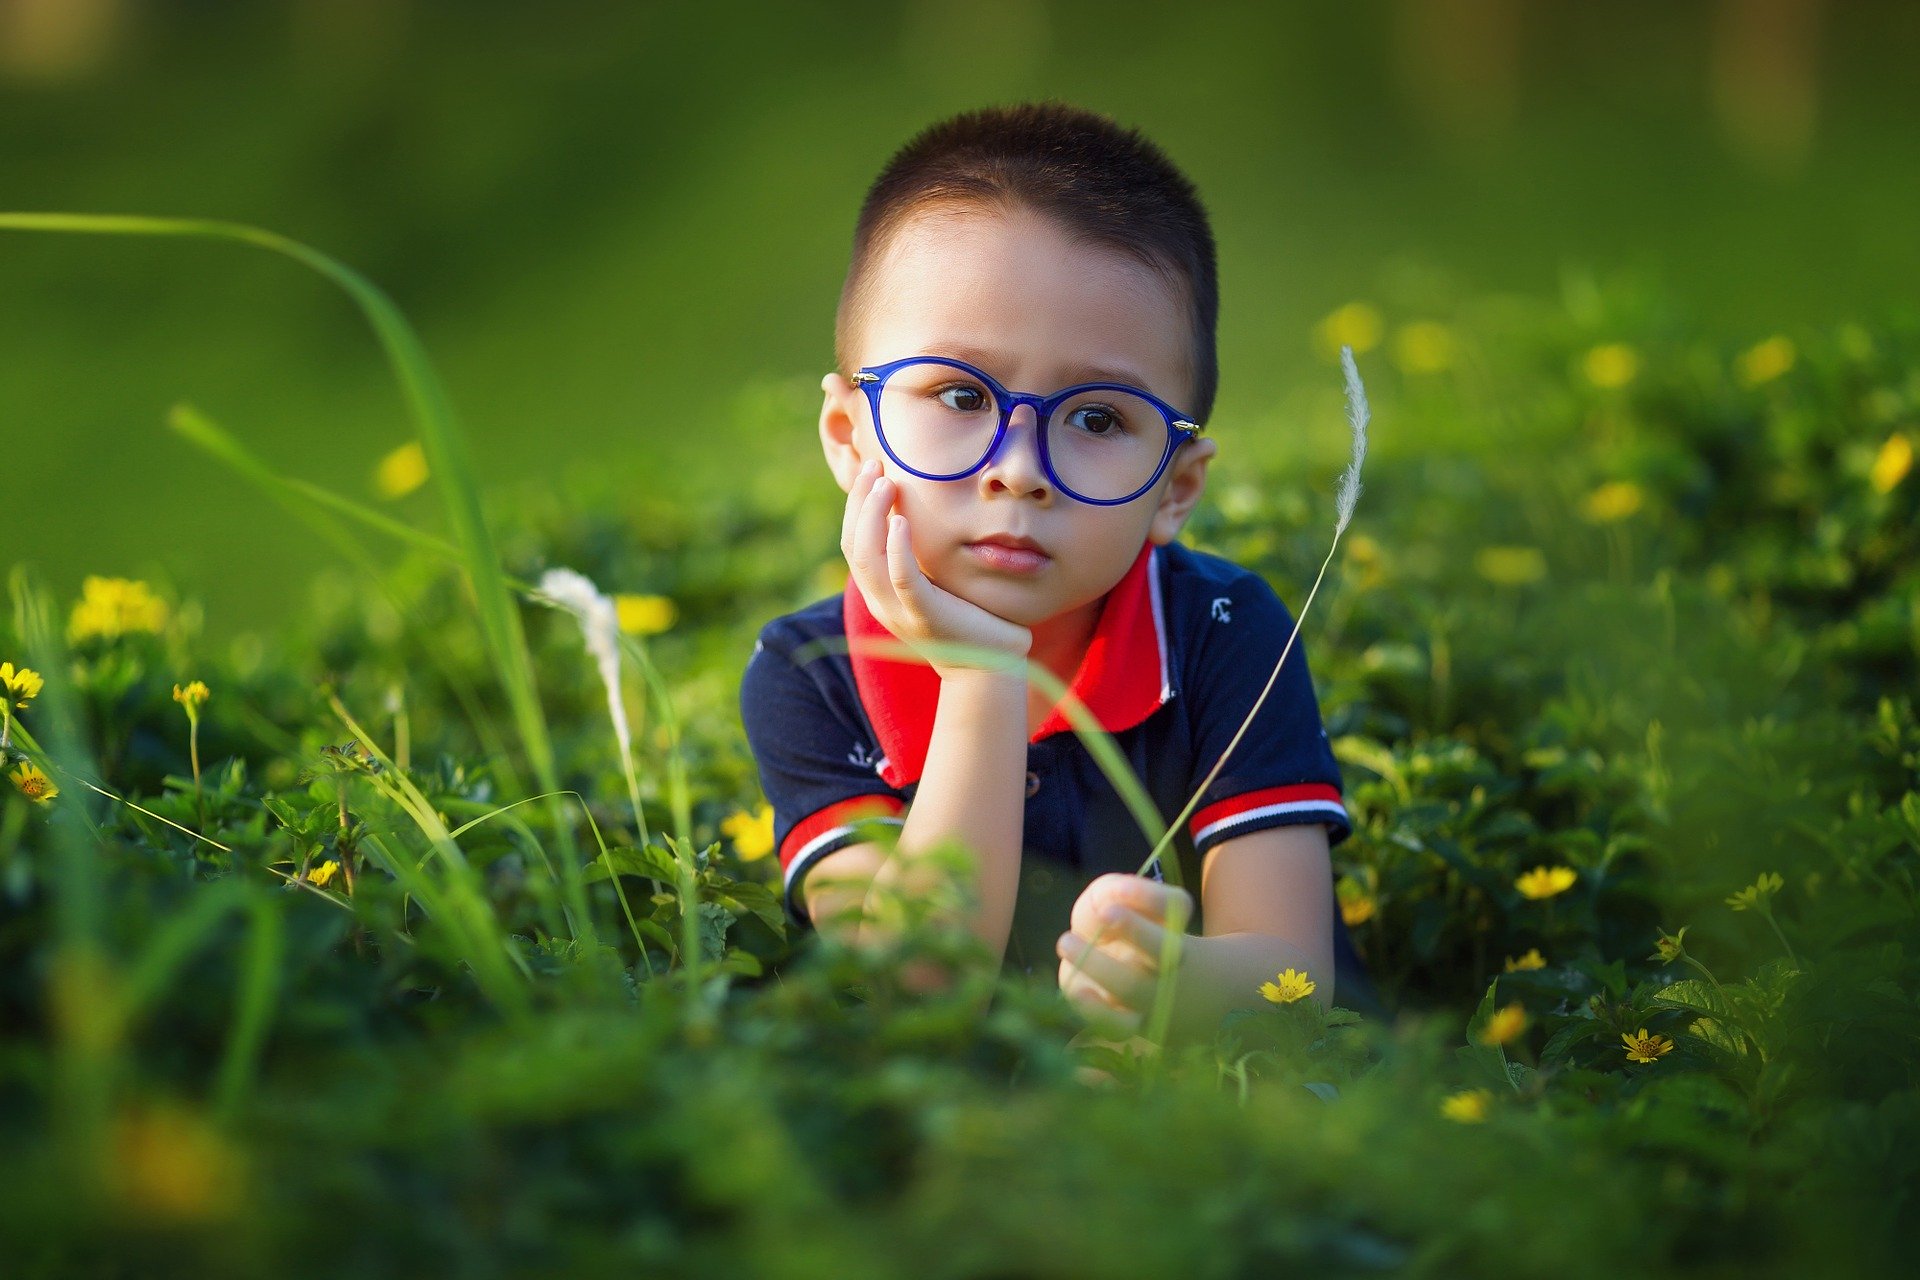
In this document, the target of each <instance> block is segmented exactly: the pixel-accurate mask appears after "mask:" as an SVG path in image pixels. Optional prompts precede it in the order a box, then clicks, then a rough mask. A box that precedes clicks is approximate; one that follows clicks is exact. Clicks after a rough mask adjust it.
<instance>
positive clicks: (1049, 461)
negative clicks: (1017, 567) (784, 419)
mask: <svg viewBox="0 0 1920 1280" xmlns="http://www.w3.org/2000/svg"><path fill="white" fill-rule="evenodd" d="M916 364H940V365H946V366H947V367H949V368H953V369H959V370H960V371H962V372H963V373H968V374H971V375H972V376H974V377H976V378H978V379H980V381H981V382H983V383H985V384H986V385H987V388H988V389H989V390H990V391H992V392H993V395H994V399H995V400H996V401H997V402H998V403H999V405H1000V424H999V426H998V427H996V428H995V429H994V433H993V443H992V444H990V445H988V446H987V451H986V453H985V454H984V455H982V457H981V459H980V461H978V462H976V463H974V464H973V465H972V466H971V467H968V468H967V469H966V470H965V471H956V472H954V473H952V474H951V475H936V474H934V473H933V472H930V471H921V470H919V469H918V468H917V467H911V466H908V465H907V464H906V463H905V462H903V461H901V459H900V455H899V454H897V453H895V452H894V451H893V446H892V445H890V444H888V443H887V431H886V428H885V427H884V426H883V425H881V422H880V392H881V391H882V389H884V388H885V387H886V385H887V379H888V378H890V377H892V376H893V375H894V374H895V373H897V372H899V371H900V370H901V369H905V368H907V367H908V366H909V365H916ZM850 381H851V382H852V383H853V384H854V385H855V386H857V387H859V388H860V389H861V390H862V391H865V392H866V393H867V403H868V405H869V406H870V407H871V408H872V410H873V431H874V434H875V435H876V436H878V437H879V438H880V447H881V448H882V449H884V450H886V454H887V456H888V457H889V458H892V459H893V461H894V465H895V466H897V467H899V468H900V469H901V470H902V471H906V472H908V473H910V474H912V475H916V476H919V477H920V478H921V479H923V480H964V479H966V478H967V477H968V476H970V475H972V474H973V473H974V472H976V471H978V470H980V468H982V467H984V466H986V465H987V464H988V463H989V462H992V461H993V456H994V455H995V454H996V453H999V452H1000V445H1001V442H1002V441H1004V440H1005V439H1006V438H1007V424H1008V423H1009V422H1011V421H1012V420H1013V411H1014V410H1015V409H1017V408H1019V407H1020V406H1021V405H1023V404H1030V405H1032V406H1033V412H1034V435H1035V436H1036V437H1037V438H1036V440H1035V443H1036V444H1037V445H1038V447H1039V449H1040V465H1041V467H1042V468H1044V469H1045V471H1046V473H1047V479H1049V480H1051V481H1053V483H1054V485H1055V487H1057V488H1058V489H1059V490H1060V492H1062V493H1064V494H1066V495H1067V496H1068V497H1069V498H1072V499H1074V500H1075V501H1077V502H1085V503H1088V504H1090V505H1092V506H1096V507H1117V506H1120V505H1122V504H1124V503H1128V502H1132V501H1133V500H1134V499H1135V498H1137V497H1139V496H1140V495H1141V494H1143V493H1145V492H1146V491H1147V490H1149V489H1151V488H1153V486H1154V485H1156V484H1158V483H1159V482H1160V477H1161V476H1162V475H1165V474H1166V470H1167V463H1168V462H1170V461H1172V459H1173V454H1174V451H1175V450H1176V449H1178V448H1179V447H1180V446H1181V445H1183V444H1185V443H1187V441H1189V440H1193V439H1196V438H1198V436H1199V435H1200V432H1201V430H1202V428H1201V426H1200V424H1199V423H1197V422H1194V421H1193V420H1192V419H1191V418H1189V417H1187V415H1186V414H1184V413H1181V412H1180V411H1179V410H1178V409H1176V408H1174V407H1173V406H1172V405H1170V404H1168V403H1167V402H1166V401H1165V400H1162V399H1161V398H1160V397H1159V396H1156V395H1154V394H1153V393H1152V392H1151V391H1147V390H1145V389H1143V388H1141V387H1134V386H1129V385H1127V384H1126V383H1124V382H1082V383H1079V384H1077V385H1075V386H1071V387H1066V388H1064V389H1062V390H1060V391H1056V392H1054V393H1053V394H1052V395H1050V396H1038V395H1031V394H1028V393H1027V392H1023V391H1009V390H1007V389H1006V388H1005V387H1003V386H1001V385H1000V384H999V383H998V382H995V381H994V380H993V378H992V376H991V375H989V374H988V373H986V372H985V371H984V370H981V369H976V368H975V367H974V366H972V365H970V364H968V363H967V362H966V361H964V360H950V359H948V358H947V357H946V356H907V357H905V358H904V359H900V360H889V361H888V362H887V363H886V364H876V365H868V366H866V367H865V368H862V369H861V370H860V371H859V372H857V373H855V374H854V375H853V377H852V378H851V379H850ZM1083 391H1124V392H1126V393H1127V394H1128V395H1134V396H1139V397H1140V398H1141V399H1143V400H1145V401H1146V402H1147V403H1148V404H1151V405H1152V406H1153V407H1154V408H1156V409H1158V410H1159V411H1160V415H1161V416H1162V417H1163V418H1165V419H1166V421H1167V447H1166V450H1165V451H1164V452H1163V453H1161V455H1160V465H1159V466H1157V467H1155V468H1154V469H1153V478H1152V479H1150V480H1148V481H1147V482H1146V483H1145V484H1143V485H1141V486H1140V487H1139V488H1138V489H1135V490H1134V491H1133V492H1132V493H1130V494H1128V495H1127V496H1126V497H1124V498H1088V497H1085V496H1083V495H1081V494H1078V493H1075V492H1074V491H1073V489H1072V488H1071V487H1069V486H1068V485H1067V484H1066V482H1064V481H1063V480H1061V479H1060V477H1059V476H1058V475H1056V474H1054V470H1053V455H1052V452H1051V451H1050V450H1049V449H1048V448H1047V431H1046V426H1047V419H1049V418H1051V417H1052V416H1053V411H1054V410H1055V409H1057V408H1059V407H1060V406H1061V405H1062V404H1065V403H1066V402H1067V400H1068V399H1070V398H1071V397H1073V396H1076V395H1079V394H1080V393H1081V392H1083Z"/></svg>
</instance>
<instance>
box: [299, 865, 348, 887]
mask: <svg viewBox="0 0 1920 1280" xmlns="http://www.w3.org/2000/svg"><path fill="white" fill-rule="evenodd" d="M339 871H340V864H339V863H338V862H335V861H334V860H333V859H332V858H328V859H327V860H326V861H325V862H323V863H321V864H320V865H319V866H317V867H315V868H314V869H313V870H311V871H309V872H307V883H308V884H310V885H313V886H314V887H315V888H317V889H324V888H326V887H327V881H329V880H331V879H333V877H334V876H335V875H337V874H339Z"/></svg>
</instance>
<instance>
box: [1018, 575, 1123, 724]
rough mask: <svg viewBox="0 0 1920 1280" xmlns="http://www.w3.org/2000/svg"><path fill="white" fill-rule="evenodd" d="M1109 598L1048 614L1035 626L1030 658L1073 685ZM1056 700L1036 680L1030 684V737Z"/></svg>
mask: <svg viewBox="0 0 1920 1280" xmlns="http://www.w3.org/2000/svg"><path fill="white" fill-rule="evenodd" d="M1106 603H1107V598H1106V597H1105V596H1101V597H1099V598H1098V599H1095V600H1091V601H1089V602H1088V603H1086V604H1084V605H1081V606H1080V607H1079V608H1078V609H1069V610H1068V611H1067V612H1065V613H1062V614H1058V615H1056V616H1054V617H1051V618H1048V619H1047V620H1046V621H1045V622H1040V623H1036V624H1034V626H1033V647H1032V648H1030V649H1029V650H1028V651H1027V658H1028V660H1029V661H1031V662H1033V663H1035V664H1036V665H1038V666H1041V667H1045V668H1046V669H1047V670H1048V671H1049V672H1051V673H1052V674H1053V676H1054V678H1055V679H1057V680H1059V681H1060V683H1061V684H1063V685H1068V686H1071V685H1072V684H1073V677H1074V675H1075V673H1077V672H1078V671H1079V670H1080V663H1081V662H1082V661H1083V660H1084V659H1085V658H1086V656H1087V648H1088V646H1089V645H1091V644H1092V643H1093V633H1094V631H1095V630H1097V629H1098V628H1099V625H1100V611H1101V610H1102V609H1104V608H1105V607H1106ZM1053 706H1054V700H1053V698H1052V697H1051V696H1049V695H1048V694H1047V692H1046V691H1045V690H1043V689H1041V688H1040V686H1039V685H1038V684H1037V683H1033V682H1029V683H1028V685H1027V736H1028V737H1029V738H1031V737H1032V736H1033V731H1034V730H1035V729H1038V728H1039V727H1040V725H1041V724H1042V722H1044V721H1045V720H1046V718H1047V716H1048V715H1049V714H1050V713H1051V712H1052V711H1053Z"/></svg>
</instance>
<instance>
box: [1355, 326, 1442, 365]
mask: <svg viewBox="0 0 1920 1280" xmlns="http://www.w3.org/2000/svg"><path fill="white" fill-rule="evenodd" d="M1454 347H1455V343H1454V340H1453V330H1451V329H1449V328H1447V326H1445V325H1443V324H1435V323H1434V322H1433V321H1431V320H1415V321H1414V322H1413V323H1411V324H1403V325H1401V326H1400V329H1399V332H1397V333H1395V334H1394V336H1393V362H1394V363H1395V364H1396V365H1398V366H1400V372H1402V373H1445V372H1446V371H1447V370H1448V369H1450V368H1452V367H1453V353H1454ZM1354 350H1355V351H1358V350H1360V348H1358V347H1355V348H1354Z"/></svg>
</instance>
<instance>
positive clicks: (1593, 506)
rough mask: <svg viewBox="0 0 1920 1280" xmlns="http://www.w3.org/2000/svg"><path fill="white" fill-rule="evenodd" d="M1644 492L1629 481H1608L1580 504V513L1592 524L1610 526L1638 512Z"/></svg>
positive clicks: (1643, 502) (1644, 500)
mask: <svg viewBox="0 0 1920 1280" xmlns="http://www.w3.org/2000/svg"><path fill="white" fill-rule="evenodd" d="M1646 499H1647V495H1646V491H1645V490H1643V489H1641V487H1640V486H1639V485H1637V484H1635V483H1633V481H1631V480H1609V481H1607V483H1605V484H1603V485H1601V486H1600V487H1599V488H1598V489H1595V490H1594V491H1593V492H1592V493H1589V494H1588V495H1587V496H1586V497H1585V498H1583V499H1581V502H1580V513H1581V514H1582V515H1584V516H1585V517H1586V518H1587V519H1588V520H1590V521H1592V522H1593V523H1594V524H1612V523H1613V522H1614V521H1615V520H1625V519H1626V518H1627V517H1628V516H1630V515H1632V514H1633V513H1634V512H1636V511H1638V510H1639V509H1640V508H1641V506H1642V505H1643V504H1645V502H1646Z"/></svg>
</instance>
